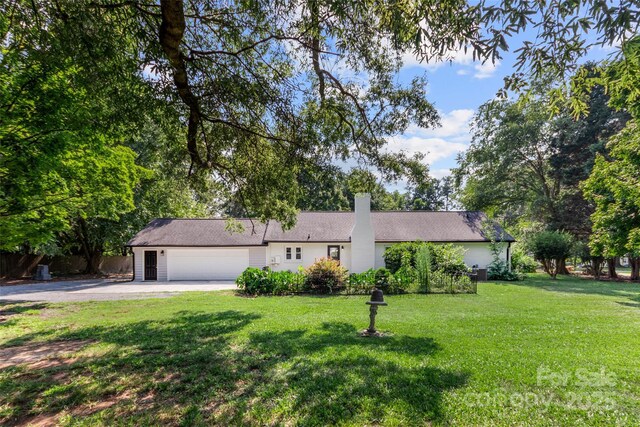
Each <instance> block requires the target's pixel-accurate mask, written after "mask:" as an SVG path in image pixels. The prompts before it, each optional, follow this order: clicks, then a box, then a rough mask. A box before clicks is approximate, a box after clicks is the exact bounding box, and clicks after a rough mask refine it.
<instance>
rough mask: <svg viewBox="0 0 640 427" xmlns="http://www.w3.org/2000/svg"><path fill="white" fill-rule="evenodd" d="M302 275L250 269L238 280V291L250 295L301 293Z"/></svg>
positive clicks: (303, 280)
mask: <svg viewBox="0 0 640 427" xmlns="http://www.w3.org/2000/svg"><path fill="white" fill-rule="evenodd" d="M304 283H305V277H304V275H303V274H302V273H294V272H291V271H273V270H271V269H268V268H267V269H260V268H255V267H249V268H247V269H246V270H245V271H243V272H242V274H241V275H240V276H238V278H237V279H236V284H237V285H238V289H240V290H241V291H242V292H244V293H246V294H249V295H287V294H293V293H296V292H300V290H301V289H302V286H303V285H304Z"/></svg>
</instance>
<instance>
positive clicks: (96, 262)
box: [76, 218, 102, 274]
mask: <svg viewBox="0 0 640 427" xmlns="http://www.w3.org/2000/svg"><path fill="white" fill-rule="evenodd" d="M76 236H77V237H78V240H79V241H80V246H81V248H82V256H83V257H84V259H85V261H86V262H87V266H86V267H85V269H84V274H100V260H101V259H102V247H100V246H99V245H97V244H92V243H91V239H90V238H89V228H88V227H87V222H86V221H85V219H84V218H78V225H77V228H76Z"/></svg>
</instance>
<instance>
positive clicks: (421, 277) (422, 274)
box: [415, 245, 431, 293]
mask: <svg viewBox="0 0 640 427" xmlns="http://www.w3.org/2000/svg"><path fill="white" fill-rule="evenodd" d="M415 257H416V278H417V281H418V286H420V288H421V289H422V290H424V292H427V293H428V292H429V281H430V280H431V251H430V250H429V247H428V246H427V245H422V246H420V247H419V248H418V250H417V251H416V255H415Z"/></svg>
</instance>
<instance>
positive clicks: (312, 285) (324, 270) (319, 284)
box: [305, 258, 347, 294]
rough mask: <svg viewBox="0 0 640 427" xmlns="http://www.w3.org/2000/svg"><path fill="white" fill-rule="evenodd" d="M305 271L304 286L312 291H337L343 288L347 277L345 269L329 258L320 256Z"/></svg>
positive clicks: (325, 292) (322, 292)
mask: <svg viewBox="0 0 640 427" xmlns="http://www.w3.org/2000/svg"><path fill="white" fill-rule="evenodd" d="M305 273H306V276H307V277H306V280H305V288H306V289H307V290H309V291H311V292H313V293H320V294H327V293H333V292H338V291H340V290H341V289H343V288H344V285H345V282H346V279H347V270H346V269H345V268H344V267H342V266H341V265H340V263H339V262H338V261H336V260H334V259H330V258H320V259H319V260H317V261H316V262H315V263H313V264H312V265H311V266H309V268H307V269H306V271H305Z"/></svg>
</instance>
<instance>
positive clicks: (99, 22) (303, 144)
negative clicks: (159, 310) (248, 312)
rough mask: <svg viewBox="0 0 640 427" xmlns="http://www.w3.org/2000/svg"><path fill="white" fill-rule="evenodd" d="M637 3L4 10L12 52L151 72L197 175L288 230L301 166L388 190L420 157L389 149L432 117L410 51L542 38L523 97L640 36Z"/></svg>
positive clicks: (185, 4)
mask: <svg viewBox="0 0 640 427" xmlns="http://www.w3.org/2000/svg"><path fill="white" fill-rule="evenodd" d="M635 7H636V6H635V2H634V1H631V0H628V1H622V2H615V4H609V3H608V2H591V1H585V2H573V1H568V0H555V1H552V2H524V1H519V2H511V1H506V0H504V1H502V2H499V3H498V4H495V3H491V4H488V3H485V2H480V3H474V4H469V3H467V2H459V1H445V2H437V4H436V3H434V2H433V1H431V0H421V1H418V2H414V3H406V2H385V1H383V2H377V3H376V2H370V1H367V0H356V1H352V0H350V1H343V0H337V1H324V2H320V1H316V0H291V1H287V2H266V3H265V2H263V3H256V2H223V3H220V2H213V3H212V2H208V1H205V0H201V1H199V0H189V1H182V0H161V1H160V2H159V4H158V3H153V2H151V3H149V2H140V1H136V0H134V1H123V2H113V1H109V0H97V1H96V0H93V1H88V0H81V1H77V0H73V1H72V0H57V1H41V2H37V4H36V3H34V2H30V1H26V0H13V1H11V0H10V1H7V2H4V3H3V4H2V6H0V11H1V12H2V13H0V16H1V18H0V34H1V35H2V39H3V45H2V46H3V48H4V49H6V50H7V51H14V50H16V49H19V46H22V45H24V43H26V44H28V45H32V46H44V45H46V44H43V43H42V40H34V39H33V37H31V36H33V35H36V34H37V35H43V34H46V37H48V38H49V40H48V42H51V41H55V42H56V44H57V45H58V46H59V47H60V51H61V52H62V53H64V54H65V55H66V58H68V59H70V60H72V62H73V65H74V66H78V67H81V68H82V69H83V70H85V71H87V70H93V72H94V73H97V74H100V77H101V78H100V79H96V80H95V81H97V82H102V83H104V82H111V81H116V80H118V79H122V77H123V75H127V76H139V75H140V74H142V75H144V76H146V78H147V80H148V81H149V82H150V83H152V86H153V88H154V95H155V96H156V98H157V99H160V100H162V101H163V102H165V103H166V104H167V105H168V106H170V107H171V108H175V109H176V110H178V111H179V112H180V114H181V117H182V120H183V122H184V123H185V128H186V132H185V135H186V136H185V140H186V144H185V145H186V150H187V153H188V156H189V158H190V161H191V163H192V167H191V168H190V171H191V174H192V176H194V177H195V179H196V180H202V179H203V177H206V178H207V179H213V180H214V181H215V182H216V183H217V184H218V185H220V186H221V187H224V191H225V192H227V193H233V195H234V196H235V199H237V200H240V201H241V206H242V207H243V208H245V210H246V211H251V212H255V213H257V214H258V215H259V216H260V218H261V219H267V218H274V217H275V218H278V219H281V220H283V221H284V222H285V224H288V225H291V223H292V221H293V218H294V214H295V206H296V204H297V197H298V195H299V191H298V183H297V177H298V176H299V173H300V171H301V170H302V169H304V168H305V167H306V166H309V165H320V166H322V165H327V164H330V163H331V161H332V160H334V159H336V158H337V159H339V160H345V159H352V160H356V161H358V162H359V163H361V164H360V165H359V166H362V165H363V164H364V165H366V166H370V167H373V168H376V169H378V170H379V171H380V173H381V176H382V177H383V179H390V180H395V179H397V178H398V177H399V176H401V175H402V174H404V173H406V172H407V170H408V169H410V168H411V167H412V165H415V163H416V162H418V161H420V159H419V158H409V157H408V156H406V155H405V154H399V155H392V154H389V153H388V152H387V151H385V150H384V146H385V144H386V138H387V137H388V136H390V135H393V134H397V133H401V132H402V131H403V130H405V129H406V128H407V127H408V126H409V125H410V124H416V125H418V126H422V127H429V126H432V125H434V124H435V123H436V121H437V114H436V111H435V109H434V108H433V107H432V106H431V105H430V104H429V103H428V102H427V100H426V99H425V94H426V92H425V80H424V79H422V78H418V79H415V80H414V81H413V82H411V83H410V84H409V85H407V86H398V85H397V84H396V83H395V82H396V79H395V74H396V72H397V70H398V69H399V67H400V64H401V63H400V61H401V59H400V58H401V55H402V54H403V53H405V52H407V51H413V52H414V53H415V54H416V55H418V57H419V58H421V59H423V60H430V61H435V60H446V59H448V58H451V57H452V55H453V54H454V52H455V51H456V50H460V49H465V50H466V49H470V50H472V51H473V56H474V58H478V59H480V60H488V61H495V60H497V59H499V58H500V56H501V53H502V52H505V51H507V50H508V49H509V46H508V43H507V40H508V39H509V38H510V37H511V36H514V35H517V34H519V33H522V32H524V31H525V30H527V29H531V28H533V29H534V30H535V33H536V34H537V36H536V38H535V39H533V40H525V41H524V43H523V44H522V45H521V49H518V50H517V52H518V61H517V63H516V65H517V67H518V69H519V73H517V74H516V75H514V76H512V78H510V79H509V80H508V85H509V87H510V88H521V87H522V86H523V81H524V78H525V77H526V76H527V75H529V74H533V75H540V74H541V73H542V72H543V71H544V72H551V71H552V72H554V73H555V74H556V75H562V74H563V73H566V72H567V71H571V70H572V69H573V67H575V64H576V63H577V60H578V59H579V58H580V56H581V55H583V54H585V53H586V52H587V51H588V50H589V48H590V47H592V46H591V44H590V43H589V41H588V40H589V38H593V37H594V35H595V37H596V38H597V39H598V43H601V44H611V43H613V42H617V41H618V39H620V38H622V39H623V40H624V39H625V37H626V34H627V33H629V32H633V31H634V30H635V28H636V25H637V13H636V12H635ZM559 10H560V11H562V13H558V11H559ZM42 28H46V29H47V31H46V32H44V31H41V29H42ZM594 30H595V31H594ZM594 33H595V34H594ZM61 58H62V56H61ZM345 69H346V70H348V71H347V72H345V71H344V70H345ZM106 86H107V87H113V86H112V85H109V84H107V85H106ZM130 92H131V91H129V90H121V91H119V92H118V95H127V94H128V93H130Z"/></svg>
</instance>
